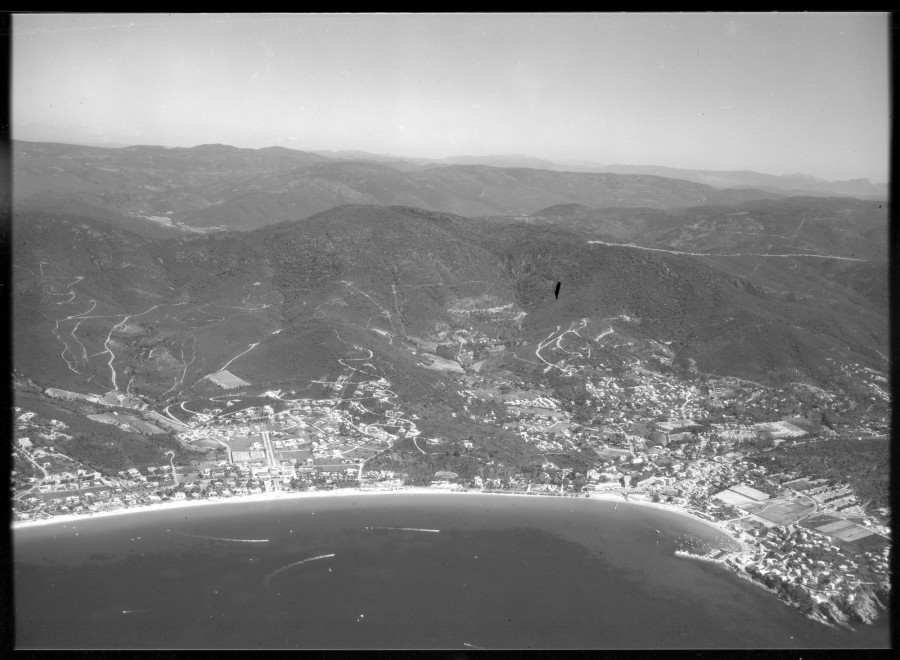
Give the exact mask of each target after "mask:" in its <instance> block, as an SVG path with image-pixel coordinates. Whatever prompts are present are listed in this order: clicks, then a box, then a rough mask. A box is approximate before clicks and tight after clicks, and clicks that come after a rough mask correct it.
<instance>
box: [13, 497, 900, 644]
mask: <svg viewBox="0 0 900 660" xmlns="http://www.w3.org/2000/svg"><path fill="white" fill-rule="evenodd" d="M427 530H439V531H427ZM685 534H689V535H691V536H692V537H695V538H697V539H701V540H703V541H704V542H705V543H708V544H710V545H718V546H719V547H730V544H732V543H733V541H732V540H731V539H729V538H728V537H727V536H725V535H724V534H722V533H720V532H718V531H717V530H716V529H714V528H712V527H710V526H708V525H705V524H703V523H700V522H697V521H694V520H691V519H690V518H686V517H684V516H680V515H677V514H672V513H670V512H667V511H663V510H658V509H652V508H648V507H641V506H634V505H627V504H622V503H620V504H619V505H618V506H615V504H614V503H613V502H600V501H595V500H587V499H576V498H537V497H533V498H520V497H503V496H488V495H485V496H465V497H463V496H459V495H454V494H440V495H428V496H417V495H400V494H383V495H371V494H367V495H359V496H354V495H348V496H344V497H339V498H327V497H322V498H317V497H310V498H304V499H296V500H274V501H265V502H260V501H257V502H228V503H223V504H221V505H216V506H205V507H196V508H183V509H173V510H169V511H167V510H165V509H161V510H158V511H152V512H144V513H140V514H135V515H123V516H112V517H108V518H97V519H93V520H84V521H77V522H69V523H60V524H52V525H46V526H37V527H31V528H23V529H17V530H15V531H14V535H13V541H14V580H15V582H14V587H15V612H16V637H15V640H16V646H17V647H18V648H109V649H114V648H152V649H176V648H242V649H264V648H279V649H281V648H288V649H292V648H336V649H354V648H362V649H364V648H397V649H400V648H422V649H427V648H440V649H465V648H476V647H482V648H489V649H491V648H495V649H496V648H509V649H525V648H573V649H577V648H610V649H612V648H616V649H619V648H792V647H796V648H829V647H836V648H847V647H863V648H871V647H887V646H889V643H890V640H889V631H888V626H887V622H886V620H884V621H882V622H880V623H879V624H878V625H876V626H868V627H861V628H859V629H858V630H857V631H845V630H836V629H832V628H829V627H826V626H824V625H822V624H819V623H816V622H814V621H811V620H810V619H807V618H806V617H804V616H803V615H802V614H800V613H799V612H797V611H796V610H794V609H793V608H791V607H789V606H787V605H785V604H783V603H781V602H779V601H778V600H776V599H775V598H773V597H772V596H771V595H769V594H768V593H766V592H764V591H763V590H761V589H758V588H756V587H754V586H753V585H751V584H748V583H747V582H745V581H743V580H740V579H738V578H737V577H736V576H734V575H732V574H731V573H730V572H729V571H728V570H726V569H724V568H721V567H719V566H716V565H711V564H707V563H703V562H697V561H691V560H685V559H679V558H677V557H675V556H674V555H673V552H674V550H675V548H676V544H677V539H678V538H679V537H683V536H684V535H685Z"/></svg>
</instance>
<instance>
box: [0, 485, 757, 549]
mask: <svg viewBox="0 0 900 660" xmlns="http://www.w3.org/2000/svg"><path fill="white" fill-rule="evenodd" d="M442 494H443V495H446V494H453V495H494V496H497V497H518V498H526V499H532V500H533V499H534V498H536V497H540V498H544V497H550V496H546V495H529V494H526V493H503V492H491V491H472V490H467V491H448V490H443V489H434V488H424V487H403V488H399V489H396V490H361V489H359V488H340V489H335V490H327V491H319V490H317V491H300V492H286V491H273V492H269V493H257V494H253V495H242V496H239V497H229V498H222V499H218V500H210V499H206V498H202V499H188V500H179V501H169V502H159V503H155V504H149V505H144V506H134V507H126V508H121V509H114V510H111V511H94V512H90V513H68V514H63V515H60V516H54V517H52V518H40V519H37V520H16V521H13V522H12V525H11V528H12V530H13V531H14V532H15V531H16V530H20V529H27V528H30V527H43V526H46V525H56V524H60V523H63V524H76V523H78V522H81V521H87V520H96V519H98V518H105V517H109V516H123V515H129V514H140V513H151V512H159V511H169V510H171V511H175V510H181V509H186V508H191V507H199V506H215V505H225V504H240V503H253V502H268V501H275V500H303V499H316V498H331V497H350V496H354V495H356V496H371V495H407V496H409V495H442ZM556 499H561V498H558V497H557V498H556ZM578 499H591V500H602V501H608V502H622V503H624V504H632V505H634V506H644V507H652V508H656V509H661V510H663V511H668V512H669V513H677V514H680V515H682V516H685V517H688V518H690V519H692V520H694V521H697V522H701V523H705V524H706V525H708V526H711V527H713V528H715V529H716V530H717V531H718V532H721V533H723V534H725V535H726V536H728V537H729V538H730V539H732V540H733V541H735V543H738V544H739V545H740V546H741V547H742V548H743V547H745V546H744V544H743V543H742V542H741V541H740V540H739V539H737V538H735V537H734V534H733V533H732V532H731V531H730V530H728V529H727V528H725V527H724V525H721V524H719V523H715V522H712V521H710V520H706V519H704V518H701V517H699V516H696V515H694V514H693V513H691V512H689V511H686V510H684V509H680V508H678V507H674V506H671V505H666V504H659V503H654V502H643V501H635V500H625V499H624V498H623V497H622V496H620V495H613V494H604V495H599V496H598V495H595V494H592V495H591V497H590V498H584V497H579V498H578Z"/></svg>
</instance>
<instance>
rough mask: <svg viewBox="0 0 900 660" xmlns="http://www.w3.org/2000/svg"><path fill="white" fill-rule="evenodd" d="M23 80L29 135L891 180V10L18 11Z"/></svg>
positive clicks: (17, 121)
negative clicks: (503, 156) (496, 156)
mask: <svg viewBox="0 0 900 660" xmlns="http://www.w3.org/2000/svg"><path fill="white" fill-rule="evenodd" d="M12 74H13V89H12V111H13V137H25V135H26V131H25V130H17V129H24V127H29V131H31V132H33V131H35V130H40V131H43V132H44V133H43V134H47V135H53V136H56V139H62V138H63V137H68V138H69V141H76V142H87V141H92V142H102V141H110V142H118V143H122V144H162V145H166V146H194V145H196V144H204V143H210V142H221V143H225V144H233V145H236V146H242V147H262V146H270V145H283V146H289V147H293V148H297V149H360V150H364V151H371V152H379V153H389V154H395V155H399V156H421V157H435V158H440V157H445V156H454V155H488V154H525V155H529V156H536V157H542V158H549V159H554V160H566V159H568V160H579V159H580V160H591V161H595V162H599V163H602V164H612V163H629V164H654V165H668V166H672V167H688V168H703V169H752V170H757V171H762V172H769V173H772V174H791V173H796V172H802V173H805V174H811V175H814V176H819V177H822V178H826V179H849V178H859V177H866V178H869V179H871V180H872V181H873V182H881V181H887V180H888V154H889V136H890V130H889V114H890V104H889V79H888V76H889V47H888V19H887V15H886V14H874V13H851V14H749V15H748V14H551V15H548V14H542V15H530V14H500V15H479V14H452V15H424V16H423V15H334V14H326V15H304V14H294V15H249V16H248V15H236V14H235V15H227V14H221V15H168V14H142V15H129V14H124V15H123V14H119V15H114V16H113V15H102V14H61V15H50V14H42V15H17V16H15V17H14V19H13V64H12ZM31 134H32V133H27V135H31ZM29 139H32V138H29Z"/></svg>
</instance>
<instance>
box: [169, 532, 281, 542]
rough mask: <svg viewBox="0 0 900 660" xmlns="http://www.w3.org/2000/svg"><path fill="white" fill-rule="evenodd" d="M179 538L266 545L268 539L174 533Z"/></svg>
mask: <svg viewBox="0 0 900 660" xmlns="http://www.w3.org/2000/svg"><path fill="white" fill-rule="evenodd" d="M175 533H176V534H178V535H179V536H188V537H190V538H193V539H206V540H208V541H228V542H230V543H268V542H269V539H226V538H222V537H219V536H201V535H200V534H186V533H184V532H179V531H176V532H175Z"/></svg>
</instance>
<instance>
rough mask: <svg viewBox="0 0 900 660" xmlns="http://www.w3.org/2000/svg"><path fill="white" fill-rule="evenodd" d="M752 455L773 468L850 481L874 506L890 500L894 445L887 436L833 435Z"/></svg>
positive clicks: (862, 496)
mask: <svg viewBox="0 0 900 660" xmlns="http://www.w3.org/2000/svg"><path fill="white" fill-rule="evenodd" d="M751 459H752V460H754V461H756V462H758V463H761V464H762V465H765V466H766V467H767V468H768V469H769V470H771V471H775V472H786V471H793V470H796V471H798V472H800V473H801V474H802V475H803V476H806V477H810V478H813V479H831V480H833V481H834V482H836V483H846V484H848V485H850V486H851V487H852V488H853V490H854V491H855V492H856V495H857V497H859V499H860V501H861V502H863V504H864V505H866V506H869V507H872V508H878V507H885V506H888V505H889V503H890V445H889V444H888V442H887V441H886V440H883V439H877V438H876V439H870V438H863V439H861V440H855V439H850V438H832V439H826V440H819V441H817V442H807V443H805V444H799V445H795V446H783V447H780V448H778V449H775V450H773V451H770V452H766V453H765V454H758V455H756V456H752V457H751Z"/></svg>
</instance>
